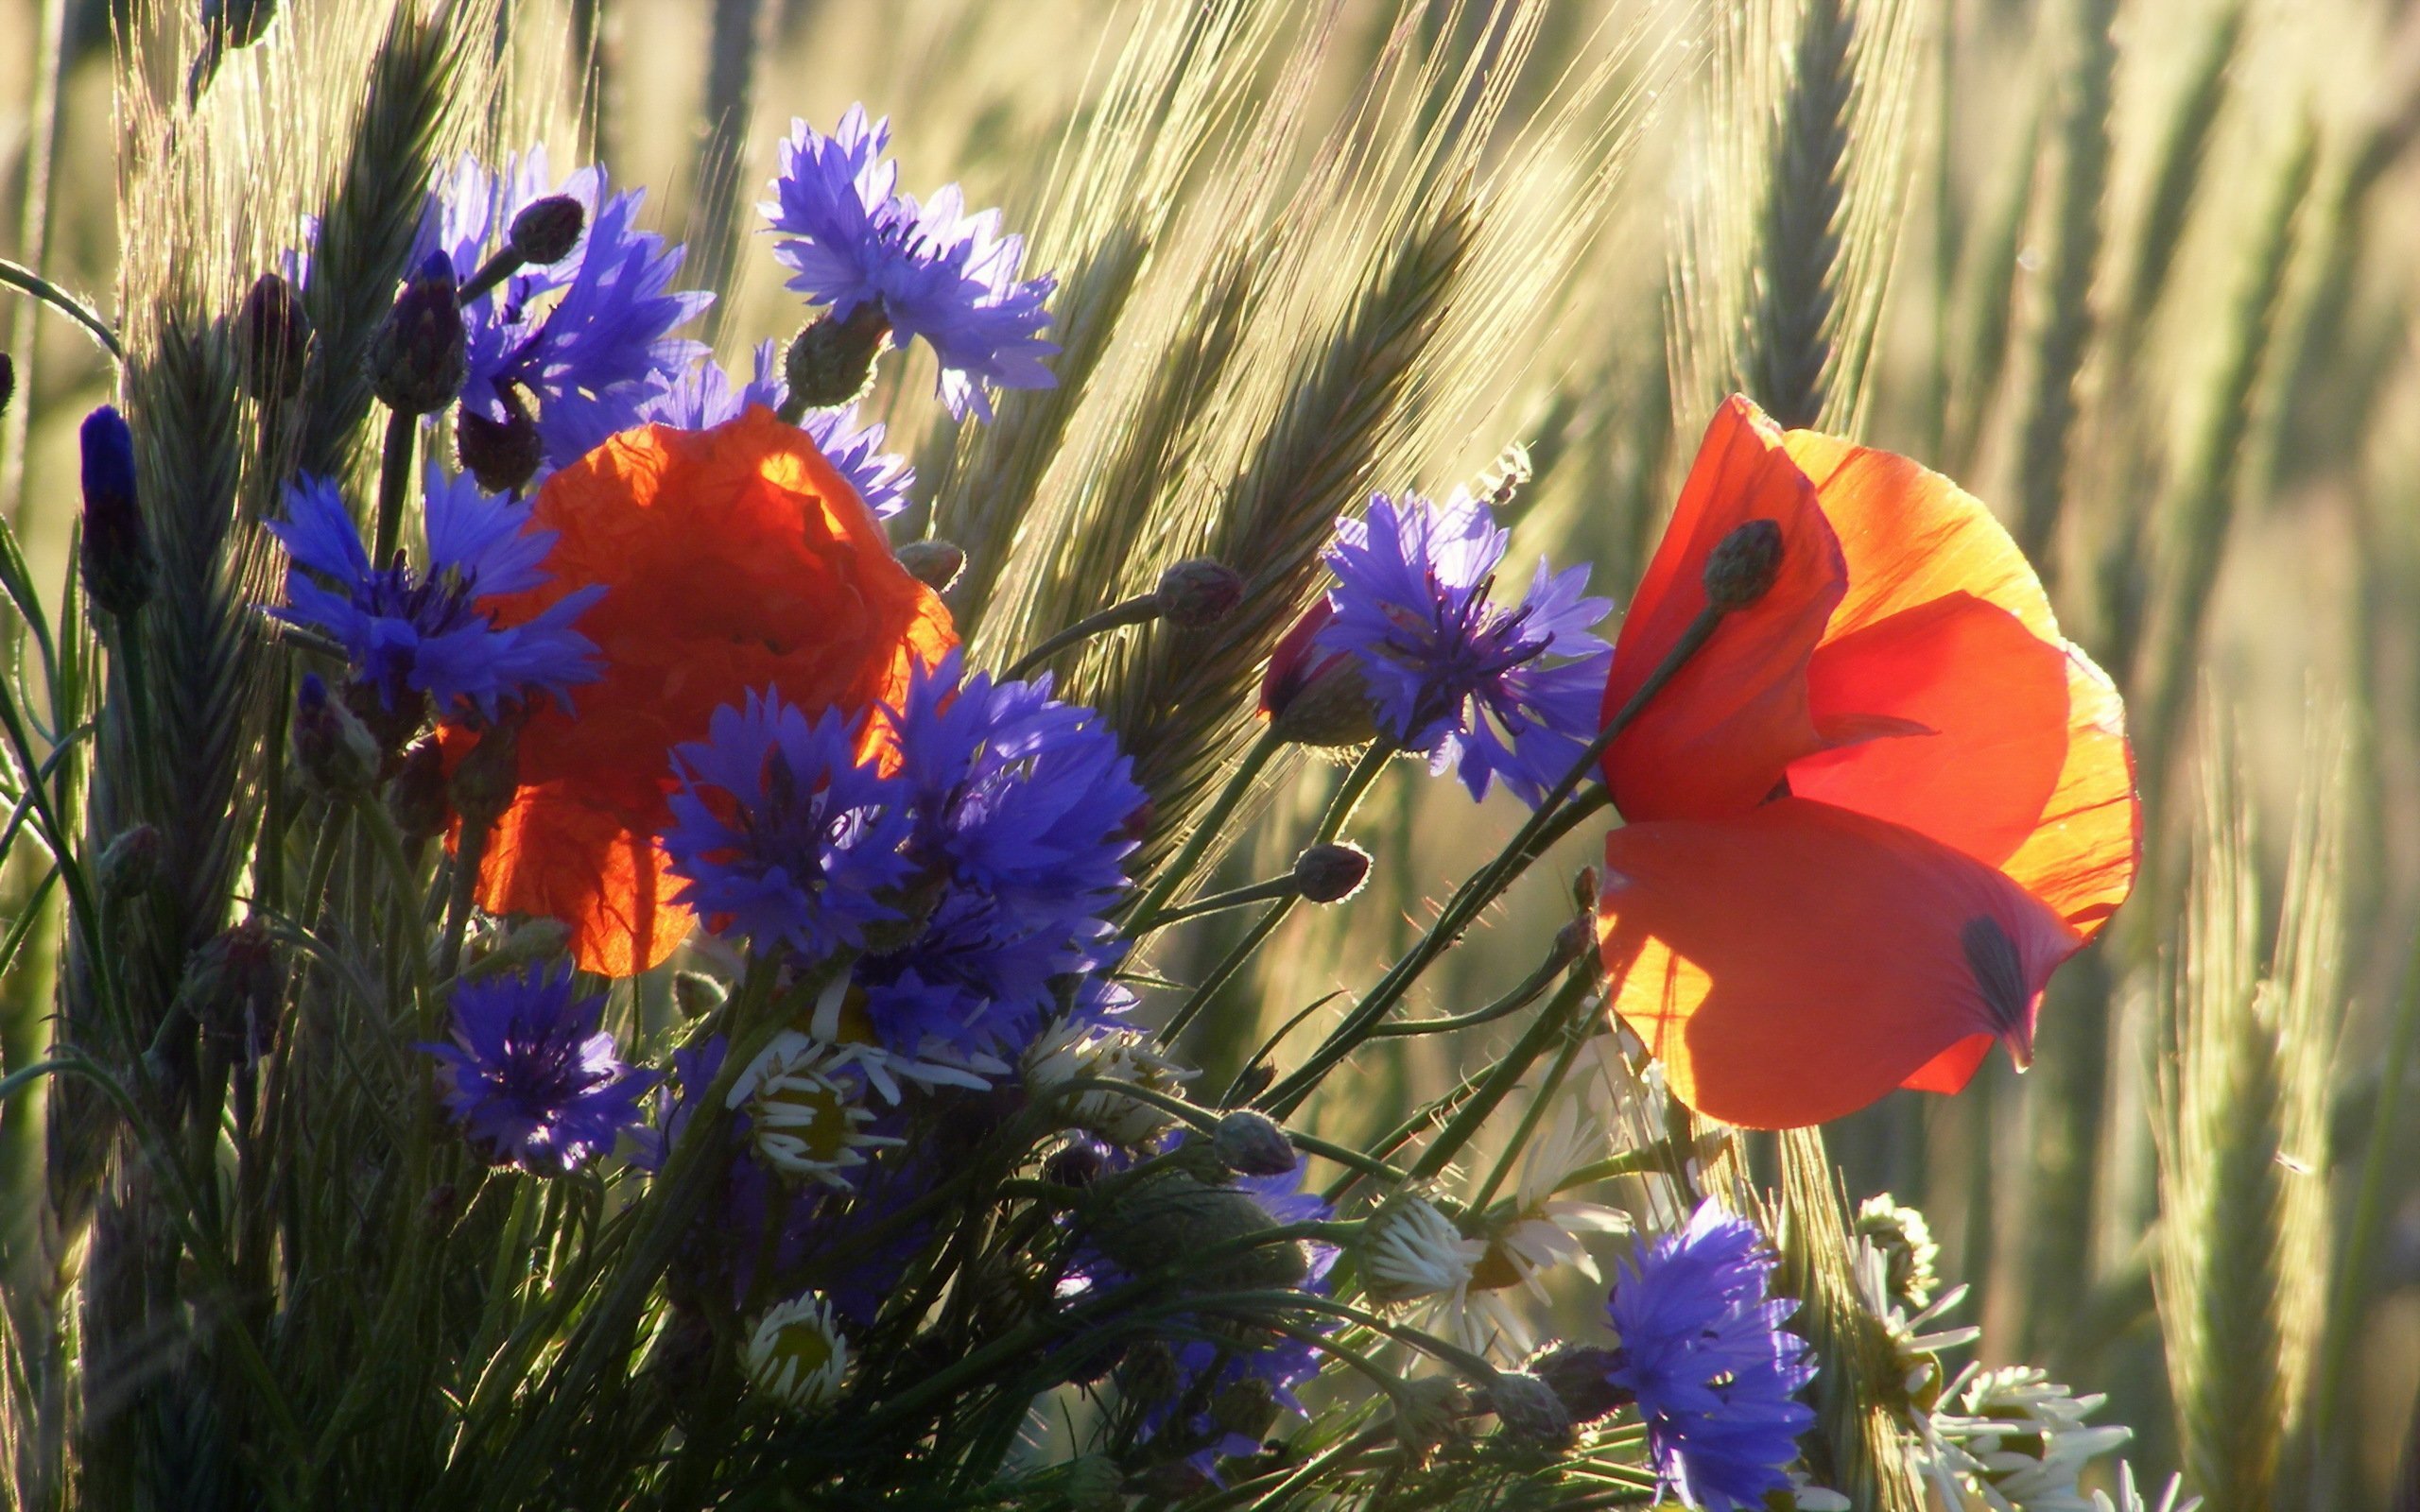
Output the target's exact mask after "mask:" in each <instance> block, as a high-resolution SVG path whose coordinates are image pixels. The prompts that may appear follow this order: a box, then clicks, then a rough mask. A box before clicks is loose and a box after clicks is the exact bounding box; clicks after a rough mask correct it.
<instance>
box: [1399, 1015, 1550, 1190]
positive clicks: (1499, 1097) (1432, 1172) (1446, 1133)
mask: <svg viewBox="0 0 2420 1512" xmlns="http://www.w3.org/2000/svg"><path fill="white" fill-rule="evenodd" d="M1590 986H1591V982H1590V979H1589V974H1588V973H1587V972H1586V971H1573V972H1572V973H1571V974H1570V976H1568V977H1567V978H1565V979H1564V984H1563V989H1562V990H1561V991H1559V992H1557V993H1556V994H1555V995H1554V1001H1553V1002H1552V1003H1550V1004H1548V1005H1547V1008H1546V1011H1545V1012H1543V1013H1541V1014H1539V1015H1538V1016H1537V1018H1535V1019H1534V1020H1532V1021H1530V1027H1529V1028H1528V1030H1527V1031H1525V1032H1524V1033H1523V1034H1522V1036H1521V1038H1520V1040H1518V1041H1516V1042H1515V1043H1514V1044H1513V1049H1512V1052H1511V1053H1510V1054H1508V1055H1507V1056H1506V1057H1504V1058H1503V1059H1502V1060H1499V1061H1497V1062H1496V1063H1495V1069H1494V1070H1492V1071H1490V1072H1489V1073H1488V1074H1487V1079H1486V1080H1484V1081H1482V1082H1481V1083H1479V1087H1478V1091H1475V1092H1473V1093H1472V1094H1471V1096H1470V1100H1469V1101H1468V1102H1465V1103H1464V1104H1462V1106H1461V1108H1458V1109H1456V1110H1455V1113H1454V1116H1453V1118H1452V1120H1451V1121H1450V1122H1448V1123H1447V1124H1446V1125H1445V1126H1444V1127H1443V1128H1442V1129H1440V1130H1438V1132H1437V1137H1436V1138H1435V1139H1433V1140H1431V1141H1429V1142H1428V1147H1427V1148H1426V1149H1425V1150H1423V1151H1421V1152H1420V1159H1419V1160H1417V1161H1415V1162H1413V1164H1412V1167H1411V1178H1412V1179H1413V1180H1415V1181H1426V1180H1428V1179H1429V1178H1431V1177H1435V1176H1436V1175H1437V1174H1438V1173H1439V1172H1440V1171H1443V1170H1444V1169H1445V1167H1446V1165H1447V1164H1448V1163H1449V1162H1451V1161H1452V1160H1453V1159H1454V1157H1455V1156H1456V1155H1458V1154H1460V1153H1461V1148H1462V1146H1463V1145H1465V1144H1468V1143H1470V1142H1471V1138H1472V1136H1474V1135H1476V1134H1477V1133H1478V1130H1479V1126H1480V1125H1483V1124H1485V1123H1486V1122H1487V1120H1488V1117H1489V1115H1491V1114H1493V1113H1494V1112H1495V1107H1496V1105H1497V1104H1498V1103H1501V1102H1502V1101H1504V1099H1505V1097H1506V1096H1507V1095H1509V1094H1510V1093H1511V1092H1512V1091H1513V1087H1515V1086H1516V1085H1518V1084H1519V1082H1520V1080H1521V1077H1522V1076H1523V1075H1524V1074H1527V1073H1528V1071H1529V1069H1530V1066H1531V1065H1532V1064H1533V1063H1535V1062H1536V1060H1537V1058H1538V1057H1540V1056H1542V1055H1545V1054H1546V1050H1547V1045H1549V1044H1551V1043H1553V1042H1554V1038H1555V1036H1557V1035H1559V1034H1562V1033H1564V1031H1565V1029H1566V1028H1567V1027H1568V1025H1569V1021H1570V1018H1571V1014H1572V1010H1573V1009H1574V1008H1576V1007H1578V1006H1579V1005H1581V1003H1582V1002H1583V1001H1584V1000H1585V999H1586V998H1587V996H1588V988H1589V987H1590ZM1483 1201H1484V1199H1482V1202H1483Z"/></svg>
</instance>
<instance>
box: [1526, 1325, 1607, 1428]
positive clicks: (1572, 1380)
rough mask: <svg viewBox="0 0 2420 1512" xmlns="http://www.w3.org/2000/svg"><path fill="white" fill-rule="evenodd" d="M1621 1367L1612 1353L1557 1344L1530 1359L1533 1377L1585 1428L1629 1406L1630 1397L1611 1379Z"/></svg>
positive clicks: (1589, 1347)
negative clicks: (1616, 1368)
mask: <svg viewBox="0 0 2420 1512" xmlns="http://www.w3.org/2000/svg"><path fill="white" fill-rule="evenodd" d="M1619 1363H1620V1358H1619V1356H1618V1355H1616V1352H1615V1351H1614V1350H1612V1349H1597V1348H1595V1347H1594V1346H1582V1345H1575V1344H1557V1345H1554V1346H1552V1347H1550V1348H1548V1349H1546V1350H1545V1351H1544V1352H1542V1353H1540V1354H1537V1355H1535V1356H1533V1357H1531V1359H1530V1374H1531V1375H1533V1376H1535V1377H1536V1378H1537V1379H1538V1380H1540V1381H1542V1382H1544V1383H1546V1385H1547V1389H1548V1390H1550V1391H1552V1392H1553V1393H1554V1395H1555V1400H1558V1401H1560V1402H1561V1403H1563V1406H1564V1411H1565V1412H1566V1413H1567V1414H1568V1415H1569V1417H1570V1418H1571V1421H1572V1422H1574V1423H1576V1424H1578V1425H1580V1426H1582V1427H1586V1426H1587V1425H1588V1424H1590V1423H1597V1422H1602V1421H1603V1420H1605V1419H1606V1418H1608V1417H1612V1416H1613V1415H1614V1414H1615V1413H1616V1412H1618V1411H1620V1410H1621V1409H1622V1408H1624V1407H1626V1406H1628V1405H1629V1404H1630V1402H1631V1400H1632V1398H1631V1394H1630V1393H1629V1392H1628V1391H1626V1390H1624V1389H1623V1388H1622V1387H1620V1386H1617V1385H1615V1384H1614V1383H1613V1382H1612V1381H1611V1380H1610V1379H1609V1378H1610V1376H1611V1375H1612V1373H1613V1369H1614V1367H1615V1366H1616V1365H1617V1364H1619Z"/></svg>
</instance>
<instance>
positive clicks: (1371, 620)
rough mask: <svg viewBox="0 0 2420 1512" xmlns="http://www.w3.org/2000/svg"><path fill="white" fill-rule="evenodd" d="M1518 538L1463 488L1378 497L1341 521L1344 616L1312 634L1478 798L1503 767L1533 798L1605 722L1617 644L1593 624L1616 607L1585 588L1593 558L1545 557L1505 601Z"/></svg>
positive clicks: (1335, 598)
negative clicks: (1555, 563) (1569, 562)
mask: <svg viewBox="0 0 2420 1512" xmlns="http://www.w3.org/2000/svg"><path fill="white" fill-rule="evenodd" d="M1508 539H1509V538H1508V534H1507V532H1505V531H1504V530H1502V529H1499V528H1498V527H1497V526H1496V524H1495V515H1494V513H1493V511H1491V510H1490V509H1489V508H1488V507H1487V505H1486V503H1485V502H1484V501H1481V500H1478V499H1474V498H1472V497H1471V496H1470V494H1469V493H1468V492H1466V491H1463V490H1456V491H1455V492H1454V494H1453V496H1452V497H1451V498H1449V499H1447V500H1446V501H1445V503H1444V504H1443V506H1439V505H1435V504H1431V503H1430V502H1428V501H1427V500H1426V499H1423V498H1421V497H1419V496H1418V495H1415V494H1406V495H1405V496H1404V497H1403V498H1402V499H1401V500H1400V501H1397V500H1395V499H1392V498H1390V497H1388V496H1387V495H1386V494H1383V493H1380V494H1375V495H1373V496H1372V498H1371V501H1370V509H1369V514H1368V516H1367V518H1366V519H1362V520H1353V519H1344V520H1340V521H1338V522H1337V526H1336V540H1335V541H1334V543H1333V544H1331V545H1330V546H1329V547H1328V549H1327V552H1326V554H1325V560H1326V562H1327V564H1328V568H1329V570H1330V571H1332V572H1334V573H1335V574H1336V579H1337V586H1336V587H1335V588H1334V589H1332V590H1331V591H1330V592H1329V593H1328V602H1329V604H1330V605H1331V606H1332V607H1333V608H1334V610H1335V618H1334V619H1332V620H1330V621H1329V622H1328V623H1327V624H1326V625H1325V626H1323V627H1321V628H1320V629H1319V631H1318V632H1317V634H1316V636H1315V638H1314V640H1313V643H1312V644H1313V648H1314V649H1315V650H1320V651H1327V652H1344V653H1347V654H1349V655H1351V656H1352V657H1353V658H1354V659H1355V660H1356V661H1357V662H1358V663H1359V665H1360V667H1361V671H1362V674H1363V676H1364V678H1365V679H1367V681H1368V685H1369V694H1370V697H1371V700H1372V702H1373V704H1374V707H1375V710H1376V713H1377V725H1378V730H1379V731H1380V733H1382V734H1384V735H1385V736H1386V737H1387V738H1388V739H1390V740H1392V741H1393V742H1394V743H1395V744H1396V745H1397V746H1399V747H1402V748H1404V749H1405V750H1409V751H1420V752H1424V753H1426V755H1427V757H1428V764H1429V769H1430V770H1431V771H1433V772H1443V771H1444V770H1445V769H1447V768H1448V767H1453V768H1455V769H1456V770H1458V771H1459V773H1460V774H1461V779H1462V782H1463V783H1464V785H1466V786H1467V787H1469V789H1470V791H1471V796H1472V797H1473V798H1475V799H1477V798H1483V797H1485V796H1486V794H1487V789H1488V785H1489V783H1490V782H1492V781H1495V780H1497V779H1501V780H1502V781H1503V782H1504V784H1505V786H1507V787H1509V788H1511V789H1512V790H1513V792H1514V793H1515V794H1518V795H1519V796H1520V797H1521V799H1523V800H1524V801H1525V802H1528V803H1530V804H1531V805H1535V804H1536V803H1538V802H1539V801H1541V800H1542V799H1544V797H1545V795H1546V791H1547V788H1549V787H1551V786H1552V785H1553V784H1554V783H1555V782H1557V781H1558V780H1560V779H1561V777H1562V776H1563V774H1564V771H1566V770H1567V769H1568V768H1569V767H1570V766H1571V765H1572V763H1573V762H1575V761H1576V760H1578V759H1579V756H1580V753H1581V751H1582V749H1583V748H1584V747H1586V746H1587V744H1588V741H1589V740H1590V739H1591V738H1592V737H1593V735H1594V734H1595V732H1596V729H1597V713H1598V704H1599V701H1600V700H1601V698H1602V696H1603V694H1604V685H1605V672H1606V668H1607V666H1608V665H1609V664H1610V662H1611V660H1612V656H1613V653H1612V651H1611V649H1610V648H1608V647H1607V646H1606V644H1605V643H1604V642H1603V641H1602V640H1601V639H1599V637H1598V636H1597V635H1596V634H1595V633H1594V627H1595V626H1596V624H1597V622H1598V621H1599V620H1601V619H1603V618H1604V617H1605V613H1606V611H1607V610H1609V609H1610V608H1611V607H1612V606H1611V605H1610V604H1609V603H1608V602H1607V601H1606V600H1604V599H1601V598H1589V597H1586V596H1584V595H1585V593H1586V592H1587V587H1588V569H1587V568H1586V567H1585V566H1581V567H1574V568H1572V569H1571V570H1570V571H1568V572H1564V573H1561V574H1557V573H1554V572H1552V571H1550V570H1549V568H1548V567H1547V563H1546V561H1545V559H1544V558H1540V560H1539V562H1538V567H1537V572H1536V574H1535V575H1534V576H1532V578H1531V579H1530V588H1529V591H1528V592H1527V593H1525V594H1523V596H1522V599H1521V602H1520V603H1519V604H1517V605H1514V606H1513V607H1512V608H1510V609H1506V608H1501V607H1499V606H1497V605H1496V604H1495V603H1494V602H1493V601H1492V600H1491V598H1490V592H1491V590H1492V589H1493V588H1494V587H1495V569H1496V566H1497V564H1498V563H1500V562H1501V561H1502V560H1503V559H1504V550H1505V544H1506V542H1507V540H1508Z"/></svg>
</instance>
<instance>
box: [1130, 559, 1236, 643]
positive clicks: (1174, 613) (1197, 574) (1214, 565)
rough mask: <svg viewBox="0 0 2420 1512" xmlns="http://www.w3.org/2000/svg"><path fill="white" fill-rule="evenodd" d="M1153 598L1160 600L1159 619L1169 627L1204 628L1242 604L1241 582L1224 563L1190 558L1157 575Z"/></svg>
mask: <svg viewBox="0 0 2420 1512" xmlns="http://www.w3.org/2000/svg"><path fill="white" fill-rule="evenodd" d="M1152 597H1154V598H1156V599H1157V600H1158V601H1159V605H1160V617H1161V618H1162V619H1165V620H1167V622H1168V623H1169V624H1171V625H1176V626H1180V627H1184V628H1185V629H1188V630H1200V629H1206V628H1208V627H1211V626H1213V625H1216V624H1218V623H1219V621H1220V620H1223V619H1225V618H1226V617H1227V616H1228V615H1230V614H1233V613H1234V612H1235V611H1236V605H1238V604H1240V603H1242V602H1243V601H1244V580H1243V576H1242V575H1241V574H1239V573H1237V572H1236V570H1235V569H1234V568H1233V567H1230V566H1228V565H1227V564H1226V563H1225V562H1222V561H1214V560H1212V559H1211V558H1208V557H1191V558H1186V559H1185V560H1184V561H1181V562H1178V563H1177V564H1176V565H1175V566H1173V567H1170V568H1169V569H1168V570H1167V572H1164V573H1162V574H1160V586H1159V587H1158V588H1157V589H1156V590H1154V591H1153V593H1152Z"/></svg>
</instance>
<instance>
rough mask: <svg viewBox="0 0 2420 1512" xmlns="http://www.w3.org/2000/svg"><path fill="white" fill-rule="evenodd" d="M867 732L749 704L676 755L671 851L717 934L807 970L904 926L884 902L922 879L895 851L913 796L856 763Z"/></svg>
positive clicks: (852, 724)
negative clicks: (895, 924)
mask: <svg viewBox="0 0 2420 1512" xmlns="http://www.w3.org/2000/svg"><path fill="white" fill-rule="evenodd" d="M861 723H862V721H861V720H856V719H852V718H851V717H850V716H849V715H847V714H846V713H843V712H841V711H840V710H838V709H827V710H825V711H824V712H823V713H822V714H821V716H819V717H818V718H816V719H814V720H812V721H810V720H809V719H808V718H807V716H806V714H805V713H804V711H802V710H800V709H798V708H796V707H795V706H793V705H790V704H786V703H784V702H782V700H781V697H780V696H779V695H778V694H776V693H765V694H755V693H751V694H750V695H749V696H748V705H747V707H746V708H745V709H734V708H732V707H731V706H730V705H728V704H726V705H724V706H723V707H722V708H720V709H717V710H716V711H715V713H714V717H713V719H712V720H711V721H710V722H709V724H708V726H707V731H706V738H705V739H704V740H702V741H691V742H688V743H686V744H684V745H682V746H679V747H675V748H674V750H673V753H672V757H673V760H672V765H673V775H674V776H675V778H677V779H678V781H679V782H680V788H679V790H678V791H676V792H675V793H674V794H673V795H672V799H671V807H672V827H671V828H670V829H669V830H667V831H666V832H665V835H664V849H665V851H666V854H667V855H668V856H669V857H670V860H671V868H672V871H673V873H674V875H676V876H679V877H680V878H682V879H683V888H682V890H681V893H680V894H679V898H678V901H679V902H683V903H685V904H687V905H688V906H689V907H691V908H694V909H696V910H697V911H698V912H699V913H700V914H701V915H703V916H705V919H706V922H707V927H708V928H710V929H712V930H714V931H715V933H717V934H718V935H736V936H741V937H744V938H745V939H747V940H748V942H749V943H750V944H751V945H752V947H754V948H755V949H757V950H759V951H773V950H777V949H778V950H783V951H787V952H789V953H791V954H794V955H796V956H798V957H799V958H801V959H803V960H805V961H810V962H811V961H818V960H821V959H823V958H824V957H826V956H828V955H830V954H833V953H834V952H836V951H838V950H841V949H844V948H854V947H856V946H858V945H861V944H862V943H864V939H865V930H866V926H868V925H869V924H876V923H881V922H884V921H887V920H891V919H899V918H900V917H902V916H901V914H900V912H899V910H898V909H897V908H895V907H894V906H892V903H891V902H890V898H889V895H890V893H891V892H892V891H893V889H896V888H898V887H899V886H901V885H903V884H905V883H907V882H908V881H909V880H910V879H911V878H912V876H913V875H914V872H915V868H914V867H913V866H912V865H911V864H910V863H909V861H908V858H907V857H906V856H905V855H903V854H901V851H900V848H901V846H902V845H903V844H904V843H905V842H906V840H907V838H908V833H909V830H910V827H911V824H912V820H911V818H910V816H909V815H908V806H907V803H906V801H905V800H906V797H907V794H906V790H905V784H903V783H902V782H900V781H899V780H898V779H897V778H894V777H885V776H883V775H882V774H881V772H879V771H878V770H877V769H876V768H875V767H874V766H873V765H871V764H868V765H859V764H858V761H857V758H856V752H857V730H858V728H859V726H860V725H861Z"/></svg>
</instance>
